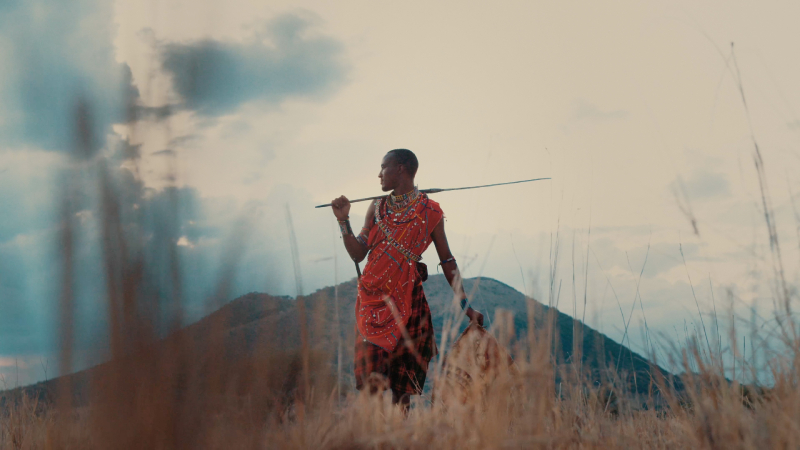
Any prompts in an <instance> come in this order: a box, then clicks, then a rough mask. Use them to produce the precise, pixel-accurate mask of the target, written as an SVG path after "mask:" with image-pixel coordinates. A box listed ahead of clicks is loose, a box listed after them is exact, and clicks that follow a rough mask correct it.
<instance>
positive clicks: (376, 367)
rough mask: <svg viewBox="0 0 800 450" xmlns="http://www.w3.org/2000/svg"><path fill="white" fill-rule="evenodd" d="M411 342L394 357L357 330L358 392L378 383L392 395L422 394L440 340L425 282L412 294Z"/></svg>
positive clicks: (403, 344) (401, 344) (399, 346)
mask: <svg viewBox="0 0 800 450" xmlns="http://www.w3.org/2000/svg"><path fill="white" fill-rule="evenodd" d="M406 330H407V331H408V336H409V338H410V343H411V345H408V342H409V341H406V339H405V338H401V339H400V342H399V343H398V344H397V347H396V348H395V349H394V352H392V353H391V354H390V353H389V352H388V351H386V350H384V349H382V348H380V347H378V346H377V345H375V344H372V343H370V342H369V341H367V340H366V339H364V337H363V336H361V334H360V333H359V332H358V328H356V348H355V375H356V389H358V390H361V389H362V388H364V386H366V385H369V384H370V383H374V382H375V381H376V376H375V375H372V374H377V375H378V377H377V378H378V379H379V380H381V381H383V382H384V383H385V382H386V381H388V387H389V388H391V389H392V391H395V392H398V393H407V394H417V395H418V394H421V393H422V387H423V386H424V385H425V377H426V375H427V373H428V363H429V362H430V360H431V359H433V357H434V356H435V355H436V338H435V337H434V335H433V322H432V321H431V310H430V308H429V307H428V300H427V299H426V298H425V291H423V290H422V282H420V281H417V284H416V286H414V290H413V291H412V293H411V315H410V316H409V318H408V324H407V325H406Z"/></svg>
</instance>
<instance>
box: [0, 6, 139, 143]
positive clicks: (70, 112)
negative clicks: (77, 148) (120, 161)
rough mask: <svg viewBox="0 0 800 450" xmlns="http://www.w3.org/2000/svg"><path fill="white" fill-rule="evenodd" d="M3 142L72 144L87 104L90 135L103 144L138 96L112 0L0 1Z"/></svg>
mask: <svg viewBox="0 0 800 450" xmlns="http://www.w3.org/2000/svg"><path fill="white" fill-rule="evenodd" d="M0 4H2V5H3V6H2V7H0V8H2V9H4V10H3V11H2V14H0V58H2V64H0V79H2V80H3V83H2V84H0V117H2V118H3V120H2V121H0V135H1V136H2V138H1V139H2V141H0V143H2V144H6V146H21V145H33V146H36V147H38V148H43V149H48V150H61V151H69V150H71V149H72V147H73V145H74V144H73V143H74V142H75V141H76V139H75V138H76V136H75V133H74V130H75V128H76V127H75V111H76V108H77V106H78V104H79V103H81V102H83V103H84V104H85V105H86V106H87V107H88V113H89V115H90V117H91V121H92V127H91V129H92V133H91V136H90V142H91V143H92V146H93V147H94V149H96V148H99V147H100V146H102V145H103V144H104V141H105V139H104V137H105V135H106V133H108V131H109V128H110V125H111V124H113V123H117V122H122V121H124V120H125V111H124V109H125V108H124V107H123V106H124V105H125V104H126V103H125V102H126V98H127V97H129V96H130V97H133V98H138V91H137V90H136V88H135V87H133V86H132V84H131V82H132V79H131V71H130V69H129V67H128V66H127V65H126V64H123V63H119V62H117V61H116V55H115V49H114V45H113V38H114V34H115V31H114V30H115V28H114V27H115V25H114V21H113V7H114V5H113V2H110V1H105V0H72V1H67V2H64V1H60V0H30V1H25V2H22V1H15V2H0Z"/></svg>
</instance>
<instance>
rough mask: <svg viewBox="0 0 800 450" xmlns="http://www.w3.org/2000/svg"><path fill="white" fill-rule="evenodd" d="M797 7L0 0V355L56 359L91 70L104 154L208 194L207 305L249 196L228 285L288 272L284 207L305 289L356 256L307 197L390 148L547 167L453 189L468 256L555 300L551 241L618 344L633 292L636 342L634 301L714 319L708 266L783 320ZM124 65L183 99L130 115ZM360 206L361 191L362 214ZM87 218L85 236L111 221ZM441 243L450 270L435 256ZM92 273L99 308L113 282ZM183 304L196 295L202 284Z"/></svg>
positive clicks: (454, 241) (574, 285)
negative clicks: (777, 303) (73, 181)
mask: <svg viewBox="0 0 800 450" xmlns="http://www.w3.org/2000/svg"><path fill="white" fill-rule="evenodd" d="M797 17H800V4H798V3H796V2H791V1H784V2H758V3H757V4H756V3H755V2H752V3H747V2H722V1H719V2H702V3H699V2H691V1H676V2H663V3H662V2H635V1H615V2H604V3H603V4H601V3H600V2H593V3H588V2H574V1H566V2H547V3H545V2H522V1H520V2H493V3H492V4H489V3H488V2H454V1H448V2H435V3H434V2H401V3H397V2H394V3H389V2H363V1H341V2H311V1H308V2H299V1H291V2H290V1H279V2H269V3H262V2H251V1H243V0H229V1H226V2H225V3H222V2H216V1H208V0H193V1H188V0H187V1H159V2H155V1H149V0H148V1H137V2H134V1H122V0H120V1H116V2H108V1H104V0H80V1H76V2H74V4H72V5H69V6H65V5H62V4H60V2H56V1H55V0H31V1H23V0H13V1H12V0H8V1H7V2H6V3H0V61H4V63H3V64H0V101H2V102H1V103H0V133H2V134H3V136H4V137H3V138H0V208H2V211H3V214H2V217H0V258H2V260H0V374H4V375H5V376H6V377H9V376H10V374H12V373H14V370H15V369H14V367H13V366H14V364H12V361H16V363H15V364H17V365H20V364H24V365H25V367H24V368H23V370H22V379H23V380H24V381H26V382H27V381H32V380H36V379H41V378H42V377H43V373H42V370H41V367H39V363H38V361H39V359H40V358H43V357H45V358H46V357H52V356H51V355H52V348H53V342H54V339H55V337H54V333H53V331H52V329H53V328H54V327H53V321H54V320H55V315H54V314H53V313H52V312H51V310H52V308H53V307H54V306H55V304H56V303H55V302H56V296H57V286H56V285H55V284H53V283H54V281H53V279H55V280H58V271H57V266H54V264H55V263H54V262H53V261H52V260H53V255H54V251H53V247H54V243H55V238H54V236H55V233H56V231H57V226H56V223H57V221H56V220H55V219H54V217H55V212H56V209H55V205H56V201H57V200H58V198H59V197H58V195H57V194H58V186H59V184H58V183H59V174H60V173H61V172H62V170H63V169H64V167H65V166H66V164H67V157H66V154H67V150H68V148H62V145H63V142H64V141H65V139H66V138H67V137H68V136H69V131H68V129H69V128H68V126H69V124H70V123H71V122H69V119H68V114H63V113H65V112H69V111H70V110H69V108H70V107H71V106H70V105H71V104H72V103H71V102H72V101H73V100H74V99H73V97H72V96H73V95H75V92H78V91H80V92H90V93H91V95H90V97H91V100H92V101H93V102H94V103H91V105H92V106H94V107H95V111H96V113H95V117H97V118H98V123H99V124H100V128H101V130H100V131H99V132H98V133H99V135H98V136H99V137H98V147H99V150H98V152H99V154H100V155H113V154H114V152H116V151H117V149H118V148H120V146H121V145H122V144H121V143H120V142H121V141H123V140H127V141H128V142H127V144H126V145H139V146H140V147H138V155H139V158H138V163H139V167H140V175H141V181H142V183H143V184H144V186H146V187H148V188H152V189H153V190H150V191H147V194H146V197H147V198H157V197H158V193H159V190H160V189H162V188H163V187H164V186H165V185H167V184H168V183H170V182H169V181H168V180H166V179H165V175H166V174H167V170H168V167H170V164H174V167H176V168H177V171H178V179H177V182H176V183H177V185H178V186H180V187H181V188H184V190H183V191H182V192H184V194H185V196H186V197H185V198H186V199H187V201H188V202H189V203H191V204H192V205H193V206H192V208H193V209H192V214H193V215H192V217H191V219H192V220H191V223H188V222H187V225H186V230H187V232H186V234H185V235H184V236H182V238H181V240H180V241H179V242H178V245H180V246H181V250H182V252H183V253H182V257H184V258H185V260H186V261H187V267H190V268H191V269H190V272H191V273H189V274H188V275H187V279H188V280H190V282H196V283H195V284H196V286H195V287H194V290H193V291H192V292H191V293H190V294H192V295H194V296H196V297H197V298H198V299H200V298H205V296H207V295H208V291H210V290H211V289H213V286H214V283H213V280H214V279H215V277H216V276H217V275H218V274H219V273H220V272H221V262H220V258H221V256H220V255H221V254H223V250H224V247H225V245H226V242H228V239H229V237H230V235H231V234H232V233H234V231H233V230H234V229H235V228H234V227H233V224H234V223H235V222H236V220H237V219H239V218H240V217H241V216H242V215H243V213H244V212H255V219H253V222H251V229H250V230H249V234H248V244H247V246H246V247H247V249H246V251H245V254H244V255H242V258H241V264H239V267H240V268H239V269H238V272H237V278H236V283H235V286H234V288H233V290H234V292H233V294H232V295H234V296H235V295H239V294H242V293H246V292H250V291H265V292H269V293H273V294H281V295H295V294H296V288H295V280H294V276H293V272H292V270H291V254H290V251H289V245H288V239H287V237H288V231H287V227H286V217H285V205H287V204H288V205H289V207H290V209H291V214H292V217H293V223H294V225H295V228H296V230H295V231H296V234H297V238H298V243H299V250H300V261H301V269H302V277H303V291H304V292H305V293H308V292H311V291H313V290H316V289H319V288H321V287H324V286H329V285H332V284H334V282H335V280H336V279H338V281H340V282H341V281H343V280H345V279H349V278H351V277H352V276H354V275H355V274H354V269H353V268H352V264H351V263H350V262H349V261H347V259H346V257H345V256H346V255H345V252H344V248H343V246H342V245H341V241H340V240H339V239H338V237H337V234H336V230H335V223H334V220H333V219H332V215H331V213H330V212H329V211H326V210H316V209H314V208H313V206H314V205H315V204H319V203H327V202H328V201H329V200H330V199H331V198H333V197H335V196H338V195H341V194H345V195H347V196H349V197H351V198H355V197H361V196H369V195H377V194H379V193H380V189H379V185H378V180H377V174H378V170H379V164H380V160H381V158H382V156H383V155H384V153H385V152H386V151H388V150H390V149H392V148H409V149H411V150H413V151H414V152H415V153H416V154H417V156H418V158H419V160H420V169H419V172H418V176H417V181H418V184H419V186H420V188H426V187H457V186H467V185H477V184H488V183H497V182H503V181H514V180H519V179H526V178H538V177H552V181H539V182H535V183H530V184H525V185H515V186H508V187H497V188H490V189H485V190H476V191H467V192H453V193H442V194H438V195H437V196H436V197H435V200H437V201H439V202H440V204H441V205H442V208H443V210H444V211H445V214H446V217H447V223H446V230H447V233H448V236H449V240H450V244H451V247H452V249H453V251H454V254H455V255H456V258H457V259H458V261H459V263H460V266H461V267H462V270H463V271H464V273H465V275H466V276H478V275H482V276H488V277H492V278H495V279H497V280H500V281H502V282H504V283H507V284H509V285H511V286H513V287H514V288H516V289H518V290H520V291H524V292H526V293H527V294H528V295H532V296H534V297H535V298H537V299H539V300H540V301H542V302H544V303H548V297H549V296H550V290H549V281H548V277H549V273H550V272H549V266H550V261H551V260H552V249H553V248H554V247H555V245H556V237H558V248H559V265H558V270H557V272H556V275H555V283H554V284H555V285H558V284H559V283H560V284H561V285H562V288H561V290H560V292H561V297H560V300H559V309H560V310H562V311H563V312H565V313H568V314H573V305H577V306H576V307H575V310H576V312H577V315H578V316H583V315H584V312H583V297H584V290H585V291H586V304H587V306H586V312H585V317H586V319H587V322H588V323H589V325H591V326H593V327H595V328H598V329H600V330H601V331H603V332H604V333H607V334H608V335H609V336H610V337H612V338H614V339H616V340H619V339H621V338H622V335H623V331H622V328H623V324H622V320H621V317H620V309H622V310H623V313H624V314H625V316H626V318H627V317H628V315H629V314H630V311H632V310H633V311H634V317H633V320H631V327H632V328H631V336H630V338H631V341H632V342H631V344H632V346H633V347H634V348H636V349H637V350H639V351H641V350H642V340H641V332H640V322H641V321H642V318H643V317H642V312H643V313H644V314H645V316H646V319H647V322H648V325H649V326H650V328H651V329H654V330H655V331H656V332H658V333H662V334H664V335H667V336H669V337H672V338H675V337H676V333H678V335H679V338H681V339H682V338H683V337H684V326H686V329H687V330H689V332H690V333H691V332H692V331H693V329H694V327H697V328H699V327H700V324H698V323H697V322H698V321H699V316H698V314H697V309H698V307H699V308H700V309H701V310H702V311H703V313H704V314H706V313H708V312H709V311H711V310H712V308H713V307H714V303H712V298H711V287H712V286H713V288H714V293H715V294H716V296H715V298H716V307H717V308H719V309H725V310H727V308H729V306H730V300H729V298H728V296H726V290H728V289H730V290H731V292H733V293H734V294H735V295H734V296H735V297H736V298H737V300H735V302H736V303H735V304H736V306H737V308H738V309H737V311H738V312H739V313H740V314H742V315H743V316H746V317H748V318H749V317H750V316H749V312H747V308H748V306H749V305H753V304H755V305H756V306H757V307H758V308H759V309H758V310H759V311H760V312H764V314H766V315H768V311H769V309H770V308H771V307H772V299H773V298H774V296H773V295H772V293H771V287H772V284H771V282H772V281H771V280H772V277H773V272H772V264H773V259H772V258H771V254H770V247H769V240H768V235H767V231H766V230H767V228H766V225H765V220H764V214H763V209H762V207H761V201H762V200H761V194H760V190H759V184H758V178H757V177H756V170H755V167H754V163H753V161H754V159H753V153H754V145H753V136H754V137H755V139H756V140H757V142H758V145H759V147H760V149H761V152H762V155H763V159H764V164H765V173H766V175H767V177H766V178H767V181H768V189H769V195H770V200H771V202H772V206H773V208H774V213H775V220H776V223H777V228H778V232H779V238H780V245H781V249H782V251H783V253H782V258H783V263H784V264H785V267H786V275H787V278H788V280H789V281H790V283H791V284H792V285H793V286H797V284H798V269H800V264H798V262H800V228H798V225H799V224H800V216H798V215H797V212H796V211H797V210H798V209H800V199H798V198H797V196H799V195H800V194H799V193H800V178H798V177H797V173H798V169H800V145H798V144H800V115H798V111H800V87H799V86H798V84H797V81H796V80H798V79H800V58H798V55H800V48H799V47H800V32H798V31H797V27H796V25H795V22H796V19H797ZM732 42H733V43H735V44H734V46H733V48H735V51H733V52H732V46H731V43H732ZM187 62H191V63H193V64H197V67H199V70H200V71H201V72H202V74H203V75H202V76H201V77H200V78H199V79H193V78H191V77H190V76H189V75H188V72H187V69H186V63H187ZM125 66H127V67H129V69H130V73H131V76H132V78H131V80H128V81H126V79H125V78H124V77H120V75H119V73H120V70H119V68H120V67H125ZM739 74H740V75H739ZM739 76H741V86H742V88H743V92H744V95H745V97H746V105H747V108H745V107H744V103H743V101H742V97H741V92H740V89H739V88H740V86H739V84H738V78H737V77H739ZM198 80H199V81H198ZM120 82H125V83H128V84H129V85H132V86H135V88H137V89H138V102H139V106H141V107H142V108H143V109H142V110H143V111H144V110H145V107H151V108H157V107H161V106H164V105H170V107H171V114H167V115H166V117H164V116H158V115H156V114H155V113H153V114H150V115H146V114H145V115H144V116H143V118H142V119H141V120H140V121H139V122H137V123H136V124H134V125H133V126H132V125H130V124H127V125H123V124H122V122H123V121H124V120H123V119H122V118H121V116H120V117H117V116H118V115H115V114H114V113H113V111H114V110H115V109H116V110H119V109H121V105H122V103H121V100H120V98H119V97H120V96H119V92H118V91H119V83H120ZM53 104H56V106H52V105H53ZM151 110H154V109H151ZM103 126H104V128H103ZM123 142H124V141H123ZM164 150H168V151H164ZM676 193H677V194H676ZM791 195H794V196H795V204H794V205H793V204H792V201H791V198H790V196H791ZM143 198H144V197H143ZM182 198H183V197H182ZM365 210H366V203H361V204H357V205H354V206H353V210H352V211H353V212H352V213H351V216H352V217H353V220H354V222H359V221H361V220H363V213H364V211H365ZM6 211H13V212H12V213H6ZM82 213H83V215H81V216H80V218H81V223H84V224H85V225H86V229H85V234H86V236H87V242H88V241H90V240H91V239H92V236H95V238H94V239H96V234H97V227H96V223H95V222H93V217H95V216H93V214H94V213H93V209H92V207H91V206H87V207H86V210H85V211H82ZM95 215H96V214H95ZM692 217H694V218H695V219H696V222H697V231H698V233H695V231H694V229H693V227H692V225H691V218H692ZM187 220H188V219H187ZM354 226H356V225H354ZM358 226H360V224H359V225H358ZM87 245H88V244H87ZM648 248H649V251H648ZM681 249H682V250H683V255H684V256H685V259H686V264H685V265H684V263H683V258H682V255H681V251H680V250H681ZM587 250H588V252H587ZM334 251H335V252H336V256H337V259H338V266H337V268H336V270H334V266H333V262H332V257H333V256H334ZM87 254H88V255H91V254H92V253H91V251H89V250H87ZM587 256H588V259H589V261H588V265H587V261H586V259H587ZM87 257H91V256H87ZM645 258H646V260H647V262H646V265H645V267H644V270H643V272H642V266H643V264H645ZM424 261H426V262H427V263H428V265H429V270H431V271H432V272H434V273H435V268H434V266H435V263H436V262H437V261H436V255H435V253H433V251H432V250H430V251H429V252H428V253H426V254H425V255H424ZM587 267H588V272H589V274H588V279H587V277H586V270H587ZM573 272H574V279H573ZM640 272H642V274H643V275H642V277H641V281H639V273H640ZM192 277H195V278H192ZM689 278H691V285H690V283H689ZM85 280H89V281H86V287H85V292H83V293H82V294H81V295H83V297H81V301H82V302H83V303H82V304H83V305H84V310H85V311H89V312H87V313H86V314H87V316H86V323H87V324H90V325H92V326H93V327H95V328H97V327H100V326H101V325H102V324H103V323H104V322H103V319H102V318H98V317H94V316H91V313H90V312H91V311H92V310H93V309H94V308H92V306H91V305H93V304H95V303H97V302H99V301H100V299H101V298H102V289H103V284H102V280H100V281H98V280H97V279H96V278H93V277H92V276H91V273H89V274H87V275H86V278H85ZM637 285H638V286H639V292H640V295H641V299H642V306H641V307H640V306H638V304H637V306H635V308H632V304H633V302H634V297H635V293H636V289H637ZM584 286H585V288H584ZM693 291H694V294H693ZM695 296H696V298H697V304H696V303H695V300H694V298H695ZM617 298H618V299H619V304H618V303H617ZM476 306H477V307H478V308H480V303H479V302H478V303H477V305H476ZM189 309H190V314H193V316H192V317H199V316H200V315H201V314H202V313H203V312H204V311H206V309H205V308H204V307H203V305H202V302H200V301H199V300H197V301H195V302H194V303H192V304H191V305H189ZM90 316H91V317H90ZM706 319H708V316H706ZM705 325H706V326H707V327H708V326H709V323H708V322H706V323H705ZM92 326H88V325H87V329H94V328H92ZM723 334H724V333H723ZM102 336H103V332H102V331H99V330H94V331H92V332H89V334H88V335H87V340H88V341H92V340H93V339H94V340H97V339H102ZM89 347H91V345H89ZM48 355H50V356H48Z"/></svg>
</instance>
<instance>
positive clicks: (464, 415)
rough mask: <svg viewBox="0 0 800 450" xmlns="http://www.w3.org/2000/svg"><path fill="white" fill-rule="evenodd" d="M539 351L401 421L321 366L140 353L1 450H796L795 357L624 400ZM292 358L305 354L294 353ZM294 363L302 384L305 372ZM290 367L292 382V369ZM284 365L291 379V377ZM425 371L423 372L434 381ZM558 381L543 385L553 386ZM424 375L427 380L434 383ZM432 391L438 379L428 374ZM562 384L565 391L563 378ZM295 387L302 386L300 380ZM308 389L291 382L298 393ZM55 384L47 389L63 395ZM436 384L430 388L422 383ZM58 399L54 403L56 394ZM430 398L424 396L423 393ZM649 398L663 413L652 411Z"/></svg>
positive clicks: (23, 412)
mask: <svg viewBox="0 0 800 450" xmlns="http://www.w3.org/2000/svg"><path fill="white" fill-rule="evenodd" d="M548 349H549V344H547V343H540V342H536V343H535V344H534V347H533V349H532V350H533V351H530V352H528V355H527V356H523V357H519V356H521V355H518V358H517V360H516V364H517V368H518V369H519V373H518V374H516V375H513V376H505V377H499V378H497V379H496V380H495V381H494V382H493V383H492V384H489V385H487V386H481V387H478V386H476V387H475V391H474V392H471V393H470V396H469V397H468V400H467V401H466V402H464V403H462V402H459V401H448V399H447V398H444V397H443V396H442V395H441V394H439V398H435V399H434V400H433V401H431V398H430V396H426V397H425V398H417V399H415V400H414V404H413V406H412V408H411V410H410V412H409V413H408V416H407V417H406V416H405V415H404V414H403V412H402V411H401V410H400V409H399V408H398V407H395V406H393V405H391V402H390V396H389V395H379V396H369V395H358V394H356V393H345V394H340V395H337V392H339V391H338V390H337V389H338V388H337V383H336V379H335V375H334V372H333V371H331V370H329V369H330V364H328V363H327V362H326V361H329V360H330V359H329V358H328V355H324V354H317V353H315V352H313V351H311V350H301V351H300V353H301V354H300V355H287V354H283V355H281V354H279V353H278V352H277V351H276V350H274V349H273V350H269V349H263V351H262V352H261V355H260V357H254V358H251V359H249V360H248V361H247V362H246V363H243V364H239V365H233V366H231V365H228V364H226V362H225V361H224V360H221V359H219V360H215V359H214V358H213V357H212V358H211V359H209V360H207V361H205V363H204V364H202V367H198V366H197V365H196V364H192V363H191V362H190V361H193V360H195V359H196V358H197V355H194V354H191V350H190V349H188V348H183V349H182V348H179V347H173V348H169V349H163V348H162V349H158V350H154V349H150V350H143V351H141V352H139V353H137V354H136V355H135V356H133V357H129V358H125V359H124V360H121V361H118V362H115V363H113V364H112V365H110V366H109V367H108V368H107V371H106V372H105V373H104V374H103V375H99V376H95V377H94V378H93V380H92V388H93V394H92V395H91V400H90V402H89V403H88V405H78V406H75V405H71V404H70V402H71V400H70V399H71V397H70V396H68V395H62V396H57V398H56V399H55V402H54V403H53V404H47V405H43V404H42V403H41V402H39V401H37V400H35V399H31V398H28V397H26V396H24V395H23V396H20V397H18V398H17V399H16V401H12V402H11V403H10V404H9V405H7V408H6V409H5V410H4V411H3V413H2V416H0V425H1V426H0V449H3V450H5V449H34V448H76V449H94V448H97V449H106V448H115V449H142V448H152V449H161V448H163V449H171V448H220V449H228V448H254V449H255V448H797V446H798V444H800V426H799V425H800V389H798V387H797V386H798V384H797V375H796V374H797V373H798V365H797V361H798V360H797V358H791V359H787V360H785V361H781V362H780V363H782V364H780V363H779V364H776V365H774V367H781V369H780V370H778V371H776V372H774V377H775V380H776V382H775V384H774V386H773V387H772V388H771V389H770V390H769V391H767V392H761V393H760V394H759V395H755V394H753V393H752V389H750V390H748V389H744V388H743V387H742V386H740V385H739V384H738V383H736V382H729V381H727V380H725V379H724V378H723V377H722V376H721V374H720V372H719V370H718V369H719V366H705V365H702V362H703V361H702V358H701V356H700V352H684V357H685V358H686V359H685V360H684V362H685V363H687V364H688V363H689V361H688V359H689V358H694V361H693V363H698V364H700V370H699V371H698V372H697V373H695V374H694V375H692V376H685V377H684V382H685V383H686V386H685V389H683V390H682V391H681V392H676V391H674V390H672V389H670V388H669V386H668V385H667V384H666V381H665V380H663V379H662V380H657V379H654V380H651V381H652V383H653V392H654V394H653V395H652V396H650V397H649V398H645V399H642V398H637V397H634V396H633V395H625V394H623V390H622V389H617V391H616V392H617V393H618V394H615V395H609V394H608V392H610V389H614V383H610V384H608V385H605V386H602V387H592V383H588V382H581V381H580V380H579V377H577V376H568V373H567V372H569V371H573V374H572V375H575V373H574V371H575V370H576V369H575V368H574V367H565V366H560V367H558V368H556V367H554V366H553V364H552V363H551V362H550V358H549V353H550V352H549V351H548ZM270 351H275V354H271V355H270V354H267V353H266V352H270ZM303 353H304V354H303ZM297 357H299V359H306V360H307V362H308V366H307V367H308V370H309V371H310V373H308V374H304V373H303V369H302V366H303V364H300V365H299V366H298V364H294V362H296V360H297V359H298V358H297ZM298 367H301V369H300V370H299V371H297V370H295V369H297V368H298ZM293 368H294V369H293ZM435 370H436V369H432V372H435ZM557 371H565V372H562V376H561V377H559V380H560V382H559V386H558V388H556V385H555V382H554V380H555V378H554V377H555V375H556V372H557ZM433 375H434V376H437V375H436V373H433ZM439 377H440V378H438V379H437V380H435V381H441V380H442V378H441V377H442V376H441V375H439ZM570 379H571V380H572V381H569V380H570ZM304 380H306V381H304ZM306 382H307V383H308V384H304V383H306ZM66 383H68V382H64V383H63V384H62V385H61V386H59V389H67V390H68V389H69V386H68V385H66ZM435 385H436V386H440V384H439V383H435ZM61 392H66V391H64V390H62V391H61ZM433 393H434V395H437V391H436V389H434V390H433ZM657 398H658V399H660V400H661V401H662V404H660V405H656V400H657Z"/></svg>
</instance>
